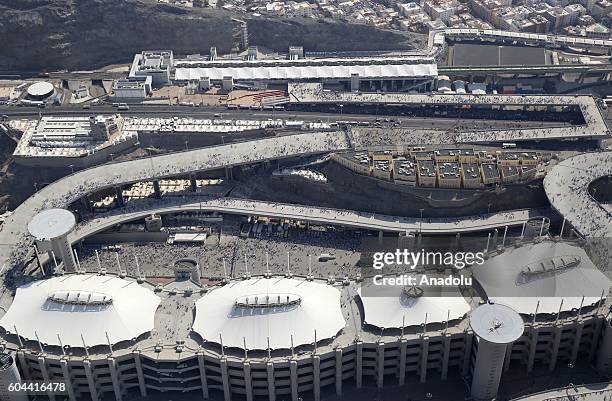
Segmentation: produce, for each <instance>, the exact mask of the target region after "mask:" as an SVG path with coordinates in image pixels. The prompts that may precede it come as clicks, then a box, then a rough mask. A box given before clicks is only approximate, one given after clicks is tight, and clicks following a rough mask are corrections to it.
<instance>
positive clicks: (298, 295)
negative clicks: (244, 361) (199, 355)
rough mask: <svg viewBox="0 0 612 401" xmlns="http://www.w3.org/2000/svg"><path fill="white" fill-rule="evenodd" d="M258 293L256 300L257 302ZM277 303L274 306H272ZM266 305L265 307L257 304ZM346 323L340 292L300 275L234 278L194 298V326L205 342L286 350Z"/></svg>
mask: <svg viewBox="0 0 612 401" xmlns="http://www.w3.org/2000/svg"><path fill="white" fill-rule="evenodd" d="M256 297H257V300H256ZM275 304H276V305H275ZM262 305H265V306H262ZM345 325H346V322H345V321H344V317H343V316H342V311H341V309H340V291H339V290H338V289H336V288H334V287H332V286H330V285H327V284H321V283H317V282H311V281H306V280H302V279H288V278H278V277H274V278H269V279H265V278H258V279H250V280H245V281H234V282H231V283H230V284H227V285H225V286H224V287H220V288H217V289H215V290H213V291H211V292H210V293H208V294H206V295H204V296H203V297H202V298H200V299H199V300H198V301H197V302H196V317H195V321H194V323H193V330H194V331H195V332H197V333H198V334H199V335H200V336H201V337H202V338H203V339H204V340H206V341H210V342H215V343H220V339H219V334H221V336H222V338H223V345H224V346H226V347H237V348H244V346H243V337H245V339H246V345H247V348H248V349H260V350H265V349H267V348H268V343H267V339H268V338H269V339H270V348H272V349H280V348H290V347H291V336H292V335H293V345H294V346H296V347H297V346H299V345H303V344H310V343H312V342H314V331H315V330H316V331H317V339H318V340H322V339H326V338H331V337H334V336H335V335H336V334H338V332H339V331H340V330H342V328H344V326H345Z"/></svg>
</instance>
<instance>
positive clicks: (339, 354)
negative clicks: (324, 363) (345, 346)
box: [335, 348, 342, 397]
mask: <svg viewBox="0 0 612 401" xmlns="http://www.w3.org/2000/svg"><path fill="white" fill-rule="evenodd" d="M335 354H336V395H337V396H338V397H340V396H342V350H341V349H340V348H337V349H336V351H335Z"/></svg>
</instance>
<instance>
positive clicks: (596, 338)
mask: <svg viewBox="0 0 612 401" xmlns="http://www.w3.org/2000/svg"><path fill="white" fill-rule="evenodd" d="M604 322H605V321H604V320H603V319H597V320H596V321H595V322H594V327H593V336H592V338H591V349H589V361H592V360H593V359H594V358H595V355H596V353H597V346H598V345H599V336H600V334H601V327H602V326H603V324H604Z"/></svg>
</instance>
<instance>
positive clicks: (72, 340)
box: [0, 274, 161, 347]
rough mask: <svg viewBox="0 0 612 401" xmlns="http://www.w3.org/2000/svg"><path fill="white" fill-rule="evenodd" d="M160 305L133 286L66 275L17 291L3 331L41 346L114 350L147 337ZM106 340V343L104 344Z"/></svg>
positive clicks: (89, 276)
mask: <svg viewBox="0 0 612 401" xmlns="http://www.w3.org/2000/svg"><path fill="white" fill-rule="evenodd" d="M160 301H161V299H160V298H159V297H158V296H157V295H155V294H154V293H153V291H151V290H149V289H147V288H144V287H142V286H141V285H139V284H138V283H136V282H135V281H129V280H124V279H121V278H118V277H111V276H98V275H93V274H71V275H66V276H61V277H54V278H50V279H46V280H40V281H34V282H32V283H30V284H27V285H24V286H22V287H19V288H18V289H17V293H16V294H15V299H14V301H13V303H12V305H11V307H10V308H9V310H8V312H7V313H6V315H4V316H3V317H2V319H0V326H2V327H3V328H4V329H5V330H8V331H9V332H12V333H14V332H15V327H16V328H17V332H18V333H19V335H20V336H21V337H23V338H26V339H28V340H36V335H38V338H39V339H40V341H41V342H42V343H43V344H49V345H60V342H59V339H58V334H59V336H60V338H61V342H62V345H69V346H73V347H82V346H83V340H82V339H81V335H82V336H83V339H84V340H85V343H86V344H87V346H95V345H101V344H108V341H109V340H110V342H111V344H116V343H118V342H121V341H126V340H131V339H132V338H137V337H138V336H140V335H141V334H143V333H146V332H149V331H151V329H152V328H153V324H154V315H155V311H156V309H157V307H158V305H159V303H160ZM107 334H108V340H107V338H106V336H107Z"/></svg>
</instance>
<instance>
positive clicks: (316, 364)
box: [312, 355, 321, 401]
mask: <svg viewBox="0 0 612 401" xmlns="http://www.w3.org/2000/svg"><path fill="white" fill-rule="evenodd" d="M320 366H321V358H320V357H319V356H318V355H313V356H312V377H313V380H312V381H313V387H312V392H313V393H314V401H321V368H320Z"/></svg>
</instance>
